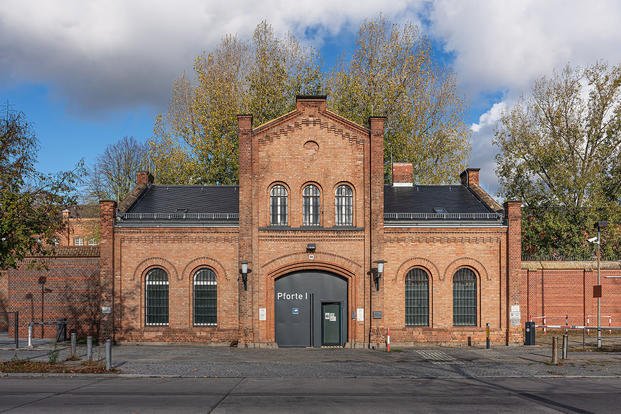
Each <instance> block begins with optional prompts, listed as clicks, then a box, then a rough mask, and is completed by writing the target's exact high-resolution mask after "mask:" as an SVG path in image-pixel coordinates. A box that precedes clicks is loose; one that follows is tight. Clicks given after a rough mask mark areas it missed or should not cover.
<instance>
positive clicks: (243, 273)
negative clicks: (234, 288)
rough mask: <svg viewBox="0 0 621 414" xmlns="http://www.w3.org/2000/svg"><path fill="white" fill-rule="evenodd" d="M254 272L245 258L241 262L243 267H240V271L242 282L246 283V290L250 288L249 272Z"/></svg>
mask: <svg viewBox="0 0 621 414" xmlns="http://www.w3.org/2000/svg"><path fill="white" fill-rule="evenodd" d="M250 272H252V270H250V269H248V262H247V261H245V260H243V261H242V262H241V268H240V269H239V273H241V279H242V283H243V284H244V290H248V273H250Z"/></svg>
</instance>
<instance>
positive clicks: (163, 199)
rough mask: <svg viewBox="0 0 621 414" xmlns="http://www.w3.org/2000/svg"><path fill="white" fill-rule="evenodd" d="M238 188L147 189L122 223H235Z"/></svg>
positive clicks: (185, 187) (170, 187)
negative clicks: (148, 221) (146, 221)
mask: <svg viewBox="0 0 621 414" xmlns="http://www.w3.org/2000/svg"><path fill="white" fill-rule="evenodd" d="M238 213H239V187H238V186H174V185H171V186H165V185H151V186H149V187H148V188H147V189H146V190H145V191H144V192H143V193H142V195H141V196H140V197H138V199H137V200H136V202H135V203H134V204H133V205H132V206H130V207H129V208H128V210H127V211H126V212H125V213H124V214H122V215H121V219H122V220H123V221H133V220H140V221H145V220H156V221H162V220H163V221H183V222H185V223H187V222H192V221H196V222H205V221H208V222H214V221H223V222H230V221H234V222H237V220H238V217H239V214H238Z"/></svg>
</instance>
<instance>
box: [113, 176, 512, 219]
mask: <svg viewBox="0 0 621 414" xmlns="http://www.w3.org/2000/svg"><path fill="white" fill-rule="evenodd" d="M384 219H385V221H386V222H398V223H407V222H421V221H422V222H430V221H434V222H442V223H449V222H461V221H468V222H472V221H484V222H488V221H494V222H498V221H500V220H501V219H502V215H501V214H497V213H494V212H493V211H492V210H491V209H490V208H489V207H487V206H486V205H485V204H484V203H483V202H482V201H481V200H479V198H477V196H476V195H475V194H473V193H472V192H471V191H470V190H469V189H468V188H466V187H464V186H463V185H450V186H449V185H415V186H412V187H393V186H392V185H386V186H385V187H384ZM120 220H121V223H128V224H131V223H137V222H142V223H144V222H157V223H158V224H162V223H169V224H173V225H174V224H175V223H177V224H178V225H182V224H183V223H185V224H191V223H202V224H211V223H222V224H227V223H229V224H233V223H237V222H238V221H239V187H238V186H163V185H151V186H149V187H148V188H147V189H146V190H145V191H144V192H143V193H142V195H140V196H139V197H138V199H137V200H136V202H135V203H134V204H133V205H132V206H131V207H130V208H129V209H128V210H127V211H126V212H125V213H122V214H121V216H120Z"/></svg>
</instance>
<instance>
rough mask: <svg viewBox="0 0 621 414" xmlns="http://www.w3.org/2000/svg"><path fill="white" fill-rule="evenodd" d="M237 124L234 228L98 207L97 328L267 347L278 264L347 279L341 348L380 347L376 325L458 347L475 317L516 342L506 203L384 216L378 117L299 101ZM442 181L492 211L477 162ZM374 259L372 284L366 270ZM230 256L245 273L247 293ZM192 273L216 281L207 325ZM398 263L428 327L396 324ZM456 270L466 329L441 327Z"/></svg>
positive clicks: (117, 334) (511, 230)
mask: <svg viewBox="0 0 621 414" xmlns="http://www.w3.org/2000/svg"><path fill="white" fill-rule="evenodd" d="M238 122H239V221H238V223H234V224H226V225H222V224H219V225H209V224H202V225H174V226H173V225H167V224H166V223H158V224H157V225H148V224H141V225H135V226H131V225H123V223H121V222H120V221H119V219H118V218H117V215H118V210H117V206H116V205H115V203H114V202H111V201H102V202H101V205H100V212H101V214H100V224H101V229H100V236H101V237H100V239H101V240H100V245H99V287H98V303H97V307H98V309H99V310H100V315H99V316H100V320H101V326H100V334H101V336H104V337H107V336H113V337H114V338H115V339H116V340H117V341H121V342H122V341H151V342H171V341H172V342H200V343H209V344H224V345H228V344H231V343H239V345H241V346H265V347H273V346H276V343H277V340H276V332H275V331H276V326H275V325H276V321H275V283H276V281H277V280H278V279H279V278H281V277H284V276H286V275H289V274H291V273H292V272H299V271H320V272H328V273H329V274H331V275H336V276H338V277H340V278H341V279H343V280H345V281H346V282H347V296H346V297H347V300H346V302H344V303H346V309H343V314H344V315H345V318H346V319H347V321H346V327H347V329H346V338H345V341H344V342H345V343H346V344H347V346H352V347H366V346H376V347H382V346H383V345H384V340H385V336H386V334H387V330H388V329H390V333H391V337H392V343H393V344H413V343H419V342H436V343H466V341H467V338H468V337H470V338H472V340H473V341H474V342H475V343H477V342H478V343H483V342H484V340H485V328H486V324H487V323H489V325H490V329H491V335H492V340H493V341H494V342H495V343H517V342H521V341H522V338H521V335H520V334H521V324H520V322H521V321H520V320H519V319H518V320H517V322H516V321H515V320H513V319H512V318H511V317H510V313H511V312H512V310H513V311H515V310H519V306H520V305H521V306H522V307H523V306H524V304H523V297H522V296H521V292H520V288H521V287H522V288H523V283H522V285H521V283H520V282H521V280H522V279H521V273H520V272H521V257H520V250H521V242H520V237H521V234H520V220H521V211H520V204H519V203H518V202H509V203H507V204H506V205H505V208H504V214H505V217H504V219H503V220H500V221H499V222H495V223H493V224H491V225H486V224H480V223H479V224H477V223H478V222H475V224H468V223H457V222H454V223H453V224H450V223H447V224H437V223H436V224H433V225H426V224H424V223H422V224H421V223H418V224H407V223H405V224H399V223H395V222H390V223H388V222H385V220H384V191H385V187H384V148H383V146H384V118H371V119H370V120H369V125H370V128H365V127H362V126H359V125H357V124H354V123H352V122H350V121H348V120H346V119H343V118H342V117H339V116H338V115H336V114H334V113H332V112H330V111H328V110H327V109H326V100H325V98H322V97H308V98H299V99H298V101H297V106H296V109H295V110H294V111H293V112H291V113H289V114H286V115H284V116H282V117H280V118H277V119H275V120H273V121H270V122H268V123H266V124H263V125H261V126H258V127H253V125H252V117H251V116H247V115H242V116H239V118H238ZM397 170H399V171H401V172H398V173H397V174H394V175H393V178H394V179H396V180H398V182H409V181H411V178H412V177H411V169H410V170H409V172H408V168H406V167H399V166H398V165H397ZM408 175H409V177H407V176H408ZM456 178H457V177H456ZM406 180H407V181H406ZM152 182H153V178H152V177H151V176H150V175H149V174H148V173H140V174H139V175H138V177H137V188H136V190H135V191H134V192H133V193H132V195H131V196H130V199H129V200H125V201H124V202H122V203H120V205H119V206H118V209H119V210H121V212H122V211H125V210H126V209H127V208H129V207H130V206H131V205H132V203H133V202H134V201H135V200H137V199H139V197H140V194H141V193H142V191H144V190H145V189H147V188H149V186H151V185H152ZM309 184H312V185H314V186H315V187H317V188H318V189H319V192H320V212H319V216H318V220H319V223H318V225H316V226H304V223H303V220H302V217H303V196H302V193H303V190H304V188H305V187H306V186H307V185H309ZM274 185H281V186H283V187H284V188H285V189H286V191H287V194H288V205H287V225H286V226H274V225H272V224H273V223H271V213H270V190H271V189H272V187H273V186H274ZM340 185H347V186H348V187H349V188H350V189H351V190H352V193H353V195H352V200H353V217H352V222H351V225H348V226H338V225H337V224H338V223H337V222H336V219H335V216H336V214H335V210H336V208H337V206H336V201H335V191H336V190H337V188H338V187H339V186H340ZM455 187H456V188H457V187H459V188H468V191H470V192H471V193H472V194H474V197H476V198H477V199H479V200H481V202H483V203H484V204H485V205H487V206H488V207H489V210H490V211H502V207H500V206H498V205H497V203H495V202H494V201H493V200H492V199H491V197H489V196H488V195H487V194H485V193H484V192H483V191H482V189H481V188H480V187H479V185H478V170H475V169H470V170H468V171H467V172H466V173H465V176H462V185H461V186H459V185H456V186H455ZM490 200H491V201H490ZM434 207H435V206H434ZM310 246H312V247H310ZM309 248H310V250H309ZM381 261H384V262H385V265H384V272H383V274H382V275H381V278H379V279H378V280H379V282H378V283H379V289H377V288H376V286H375V283H374V275H375V274H376V273H374V272H375V271H376V269H377V267H378V264H379V262H381ZM242 262H246V263H248V267H249V269H250V270H251V272H250V273H249V274H248V283H247V290H246V289H244V286H243V283H242V281H241V278H240V266H241V263H242ZM155 268H159V269H162V270H164V271H165V272H166V274H167V276H168V285H167V286H168V315H169V316H168V322H167V323H166V324H163V325H162V326H151V325H148V324H147V323H146V321H145V277H146V275H147V273H148V272H149V271H150V270H151V269H155ZM201 268H208V269H210V270H212V271H213V272H214V273H215V275H216V281H217V323H216V324H212V325H210V326H195V324H194V323H193V296H192V295H193V290H192V289H193V277H194V274H195V273H196V271H197V270H198V269H201ZM411 269H423V270H424V271H425V272H426V274H427V275H428V277H429V282H428V286H429V289H428V292H429V294H428V297H429V309H428V312H429V324H428V326H424V327H415V326H406V321H405V280H406V275H407V274H408V272H409V271H410V270H411ZM460 269H469V270H471V271H472V272H474V275H476V322H475V323H474V325H473V326H454V320H453V303H454V294H453V289H454V286H453V278H454V274H455V273H456V272H457V271H458V270H460ZM516 305H517V306H518V307H517V308H516ZM523 315H524V311H522V316H523ZM350 316H351V317H350Z"/></svg>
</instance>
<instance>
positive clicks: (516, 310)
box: [509, 305, 522, 326]
mask: <svg viewBox="0 0 621 414" xmlns="http://www.w3.org/2000/svg"><path fill="white" fill-rule="evenodd" d="M521 316H522V314H521V312H520V305H511V312H510V313H509V321H511V326H520V319H521Z"/></svg>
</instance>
